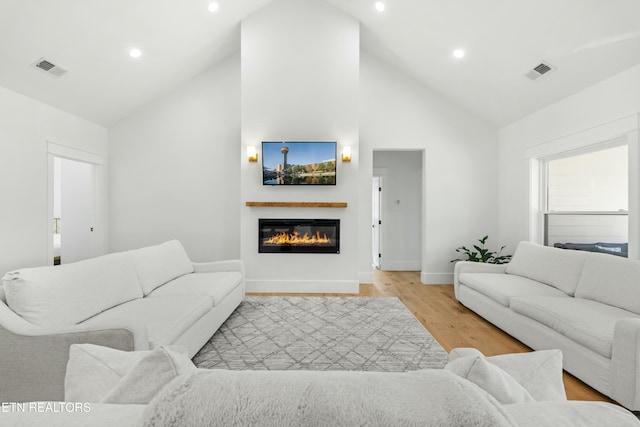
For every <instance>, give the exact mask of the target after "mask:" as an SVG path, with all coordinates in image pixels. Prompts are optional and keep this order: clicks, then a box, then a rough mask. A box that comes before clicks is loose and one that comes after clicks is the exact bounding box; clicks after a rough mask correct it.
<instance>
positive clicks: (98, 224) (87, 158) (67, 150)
mask: <svg viewBox="0 0 640 427" xmlns="http://www.w3.org/2000/svg"><path fill="white" fill-rule="evenodd" d="M54 157H60V158H63V159H68V160H75V161H78V162H83V163H89V164H92V165H93V166H94V171H95V183H94V186H95V188H94V192H95V231H94V232H95V233H96V234H95V239H96V248H97V251H98V254H104V253H106V249H107V248H106V227H105V224H106V214H105V209H106V203H105V188H106V187H105V176H104V175H105V169H104V167H105V158H104V156H102V155H100V154H96V153H91V152H89V151H84V150H78V149H77V148H73V147H69V146H66V145H63V144H61V143H58V142H52V141H47V212H46V214H47V265H53V184H54V166H53V158H54Z"/></svg>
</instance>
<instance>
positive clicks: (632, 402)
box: [611, 318, 640, 411]
mask: <svg viewBox="0 0 640 427" xmlns="http://www.w3.org/2000/svg"><path fill="white" fill-rule="evenodd" d="M611 397H612V398H613V399H615V400H616V401H617V402H618V403H620V404H621V405H623V406H624V407H626V408H627V409H630V410H632V411H638V410H640V319H635V318H629V319H621V320H618V321H617V322H616V325H615V329H614V332H613V345H612V348H611Z"/></svg>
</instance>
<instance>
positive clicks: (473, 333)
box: [249, 271, 611, 402]
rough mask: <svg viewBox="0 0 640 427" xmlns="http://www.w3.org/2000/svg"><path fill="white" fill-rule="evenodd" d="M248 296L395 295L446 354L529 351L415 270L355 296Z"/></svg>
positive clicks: (382, 276)
mask: <svg viewBox="0 0 640 427" xmlns="http://www.w3.org/2000/svg"><path fill="white" fill-rule="evenodd" d="M249 295H265V296H266V295H295V296H301V295H304V296H345V297H346V296H395V297H398V298H399V299H400V300H401V301H402V302H403V303H404V304H405V305H406V306H407V308H408V309H409V310H411V312H412V313H413V314H414V315H415V316H416V318H417V319H418V320H419V321H420V322H421V323H422V324H423V325H424V327H425V328H427V329H428V330H429V332H430V333H431V335H433V336H434V338H435V339H436V340H438V342H439V343H440V345H442V347H444V349H445V350H447V351H450V350H451V349H452V348H455V347H475V348H477V349H478V350H480V351H481V352H482V353H484V354H485V355H487V356H493V355H496V354H505V353H521V352H527V351H531V349H530V348H529V347H527V346H525V345H524V344H522V343H521V342H520V341H518V340H516V339H515V338H513V337H511V336H510V335H508V334H506V333H504V332H502V330H500V329H498V328H496V327H495V326H493V325H492V324H491V323H489V322H487V321H486V320H484V319H483V318H482V317H480V316H478V315H477V314H475V313H474V312H472V311H471V310H468V309H467V308H465V307H464V306H462V305H461V304H459V303H458V301H457V300H456V299H455V297H454V296H453V285H429V286H426V285H423V284H422V283H420V273H419V272H414V271H402V272H399V271H393V272H387V271H376V272H374V283H373V284H370V285H360V293H358V294H273V293H259V294H258V293H252V294H249ZM564 384H565V389H566V391H567V397H568V398H569V399H572V400H599V401H606V402H611V400H610V399H609V398H607V397H606V396H604V395H602V394H600V393H598V392H597V391H595V390H593V389H592V388H591V387H589V386H587V385H586V384H584V383H583V382H581V381H580V380H578V379H576V378H575V377H573V376H571V375H569V374H567V373H565V374H564Z"/></svg>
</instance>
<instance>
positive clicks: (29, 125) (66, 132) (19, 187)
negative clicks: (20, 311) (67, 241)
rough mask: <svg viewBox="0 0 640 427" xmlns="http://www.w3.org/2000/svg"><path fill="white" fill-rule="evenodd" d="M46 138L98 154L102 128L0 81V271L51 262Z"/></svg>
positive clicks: (104, 147)
mask: <svg viewBox="0 0 640 427" xmlns="http://www.w3.org/2000/svg"><path fill="white" fill-rule="evenodd" d="M47 141H50V142H56V143H58V144H62V145H66V146H69V147H73V148H76V149H80V150H83V151H88V152H92V153H95V154H99V155H103V156H104V155H106V151H107V130H106V129H105V128H103V127H101V126H98V125H96V124H93V123H90V122H88V121H86V120H83V119H80V118H78V117H76V116H73V115H71V114H68V113H65V112H63V111H60V110H57V109H55V108H53V107H50V106H48V105H46V104H43V103H40V102H38V101H35V100H33V99H30V98H27V97H25V96H23V95H20V94H17V93H15V92H12V91H9V90H7V89H4V88H1V87H0V194H2V202H3V208H2V209H1V210H0V236H2V240H1V241H2V244H1V245H0V275H3V274H4V273H5V272H7V271H9V270H12V269H16V268H20V267H30V266H38V265H47V264H52V263H53V260H52V259H51V260H50V259H48V251H49V248H48V241H49V239H50V236H49V231H50V229H51V226H52V223H53V219H52V218H50V214H49V212H48V197H49V196H48V190H47V188H48V169H49V168H48V159H47Z"/></svg>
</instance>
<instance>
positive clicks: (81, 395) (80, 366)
mask: <svg viewBox="0 0 640 427" xmlns="http://www.w3.org/2000/svg"><path fill="white" fill-rule="evenodd" d="M165 348H167V349H169V350H170V351H171V352H172V354H177V355H180V356H182V357H183V358H186V359H187V360H188V355H187V349H186V348H184V347H181V346H170V347H165ZM150 353H151V352H150V351H122V350H116V349H113V348H109V347H103V346H100V345H94V344H73V345H71V347H70V348H69V361H68V362H67V372H66V374H65V379H64V399H65V401H67V402H91V403H97V402H100V401H101V400H102V399H103V398H105V397H106V396H107V395H108V394H109V392H111V390H112V389H113V388H115V387H116V386H117V384H118V383H119V382H120V380H121V379H122V378H123V377H124V376H125V375H127V373H128V372H129V371H130V370H131V369H132V368H133V367H134V366H135V365H136V364H138V363H139V362H140V361H141V360H142V359H144V358H145V357H146V356H148V355H149V354H150Z"/></svg>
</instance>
